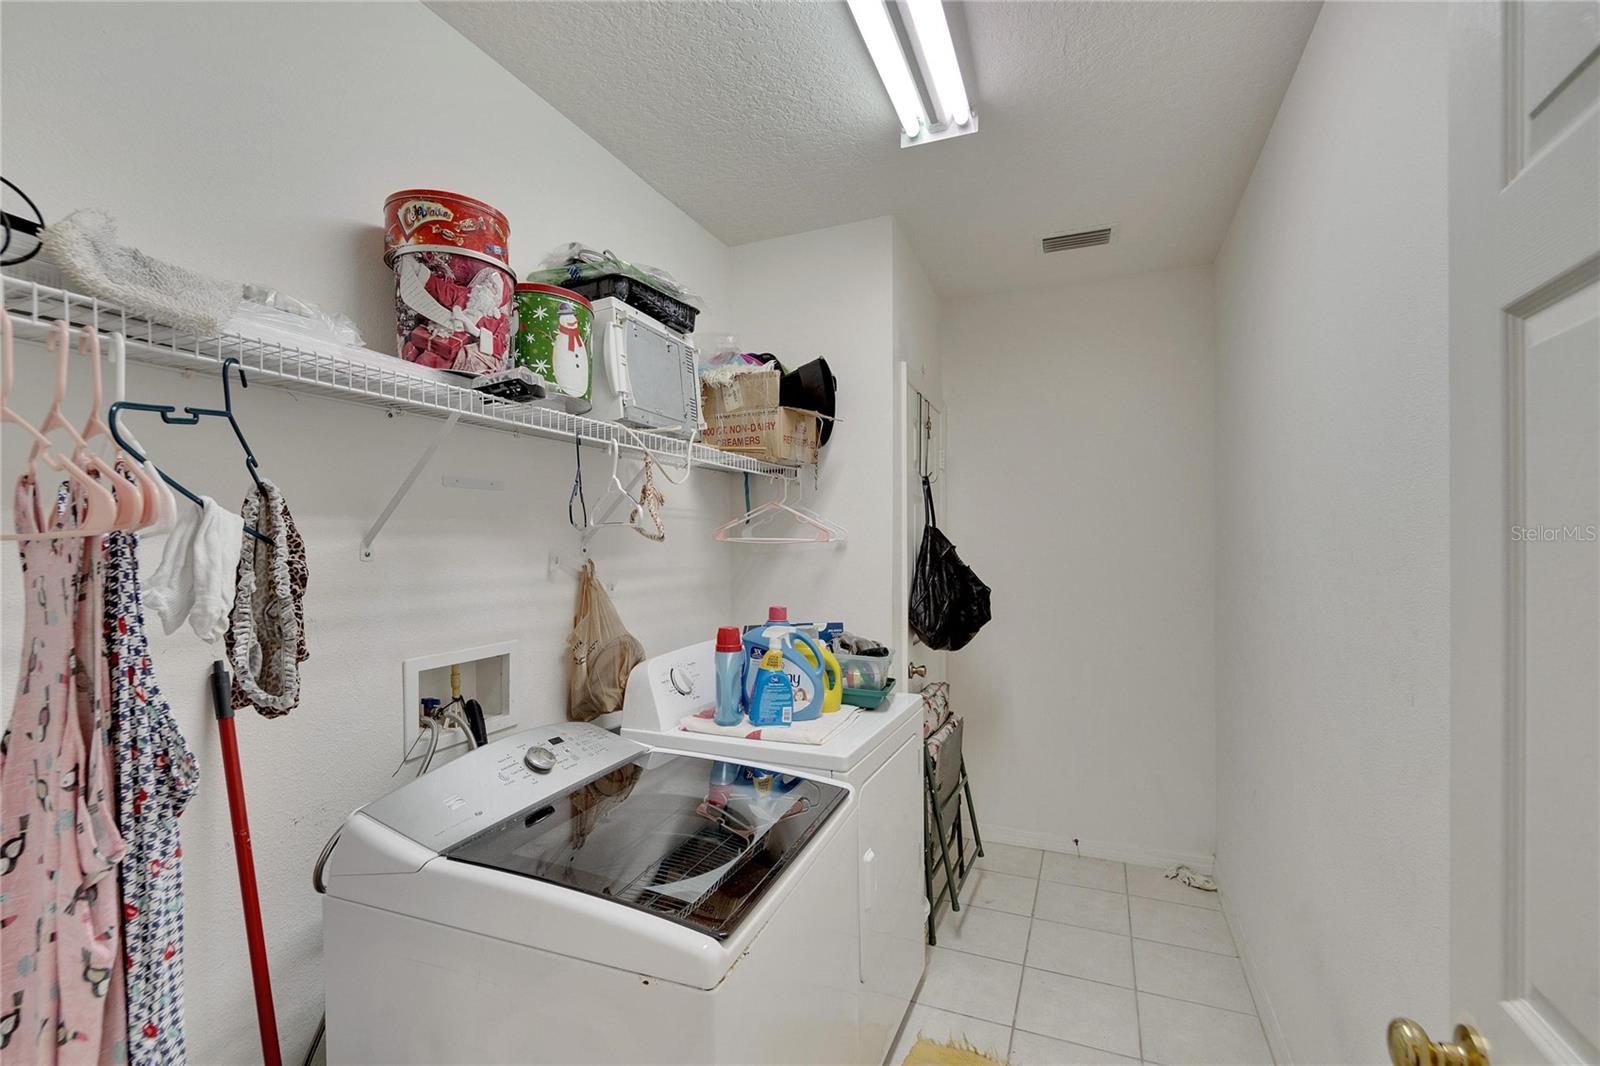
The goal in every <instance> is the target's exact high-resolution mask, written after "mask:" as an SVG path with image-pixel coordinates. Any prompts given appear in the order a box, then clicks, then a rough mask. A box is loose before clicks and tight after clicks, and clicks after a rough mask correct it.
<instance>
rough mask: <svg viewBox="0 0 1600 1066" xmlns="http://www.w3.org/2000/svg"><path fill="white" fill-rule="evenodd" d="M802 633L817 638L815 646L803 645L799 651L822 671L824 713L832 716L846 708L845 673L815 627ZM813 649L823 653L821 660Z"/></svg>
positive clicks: (808, 628)
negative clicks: (840, 709)
mask: <svg viewBox="0 0 1600 1066" xmlns="http://www.w3.org/2000/svg"><path fill="white" fill-rule="evenodd" d="M801 632H802V633H805V634H806V635H807V636H811V637H815V638H817V639H816V643H815V644H801V645H800V649H799V650H800V654H801V655H804V656H805V657H806V658H807V659H809V660H810V661H811V665H812V666H815V667H817V668H819V669H820V670H821V672H822V682H821V683H822V713H823V714H832V713H833V712H834V711H837V710H838V709H839V708H840V707H842V706H844V671H843V670H841V669H840V668H839V660H838V659H837V658H835V657H834V654H833V650H832V649H831V648H829V647H828V642H827V641H826V640H823V639H821V635H820V634H818V633H817V632H816V629H815V627H813V626H807V627H805V628H804V629H802V630H801ZM812 648H815V649H816V652H820V653H821V655H822V658H821V659H818V658H817V657H816V653H815V652H813V651H812Z"/></svg>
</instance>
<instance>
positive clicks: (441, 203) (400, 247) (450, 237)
mask: <svg viewBox="0 0 1600 1066" xmlns="http://www.w3.org/2000/svg"><path fill="white" fill-rule="evenodd" d="M510 243H511V223H509V222H508V221H506V216H505V215H503V214H501V213H500V212H499V211H497V210H495V209H494V208H492V207H490V206H489V205H488V204H486V203H484V202H483V201H482V200H474V199H473V198H472V197H470V196H462V195H461V194H459V193H453V192H445V191H444V190H442V189H402V190H401V191H400V192H397V193H391V194H390V195H389V198H388V199H387V200H385V201H384V202H383V261H384V262H385V263H388V264H389V265H391V266H393V265H394V261H395V257H396V256H399V255H403V254H405V253H407V252H424V251H425V252H451V253H453V254H455V255H465V256H470V257H472V258H475V259H487V260H489V261H491V262H495V263H499V264H500V265H501V266H503V267H506V268H507V269H510V266H511V253H510V251H509V250H508V248H509V245H510Z"/></svg>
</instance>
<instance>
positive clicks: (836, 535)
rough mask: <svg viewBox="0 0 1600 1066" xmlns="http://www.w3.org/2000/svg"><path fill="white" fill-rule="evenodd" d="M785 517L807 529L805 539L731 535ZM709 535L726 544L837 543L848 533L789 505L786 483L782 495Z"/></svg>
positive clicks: (726, 523) (811, 512)
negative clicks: (745, 528) (775, 518)
mask: <svg viewBox="0 0 1600 1066" xmlns="http://www.w3.org/2000/svg"><path fill="white" fill-rule="evenodd" d="M783 515H787V516H788V517H790V518H793V519H794V520H795V521H797V522H799V523H800V524H801V525H802V526H808V527H810V529H811V533H810V534H809V535H805V536H788V537H763V536H755V535H752V534H750V533H748V532H746V533H744V534H743V535H733V534H735V533H736V531H738V530H739V529H740V528H741V527H747V526H750V525H755V524H760V523H765V522H767V521H770V520H771V519H772V518H773V517H776V516H783ZM711 535H712V536H713V537H715V538H716V539H717V540H720V541H726V542H727V543H729V544H839V543H842V542H843V541H844V540H845V539H846V538H847V537H848V536H849V534H848V531H847V530H846V529H845V528H844V527H843V526H841V525H840V524H839V523H837V522H834V521H831V520H829V519H826V518H823V517H822V516H821V515H819V514H818V513H817V512H815V511H813V510H811V509H810V508H809V507H800V506H797V505H794V504H791V503H789V483H788V482H787V481H785V482H784V483H783V495H782V496H780V497H778V498H777V499H776V500H768V501H767V502H766V503H763V504H760V505H759V506H757V507H752V508H751V509H750V510H748V511H746V512H745V513H744V514H742V515H740V516H739V517H738V518H735V519H734V520H733V521H731V522H725V523H723V524H722V525H720V526H718V527H717V528H716V529H715V530H713V531H712V533H711Z"/></svg>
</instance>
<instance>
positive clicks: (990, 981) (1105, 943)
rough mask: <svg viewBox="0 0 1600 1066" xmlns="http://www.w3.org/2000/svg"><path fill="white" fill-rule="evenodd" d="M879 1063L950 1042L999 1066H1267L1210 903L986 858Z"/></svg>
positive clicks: (1127, 874)
mask: <svg viewBox="0 0 1600 1066" xmlns="http://www.w3.org/2000/svg"><path fill="white" fill-rule="evenodd" d="M984 851H985V854H984V857H983V858H982V859H981V860H979V862H978V867H979V868H978V870H977V871H976V872H975V873H974V874H973V875H972V877H971V879H970V880H969V881H968V882H967V887H966V888H965V890H963V891H962V893H961V895H962V903H961V910H960V912H959V913H954V912H951V911H950V910H949V908H948V905H946V906H945V907H942V908H941V911H942V912H943V915H942V917H941V919H940V921H939V944H938V946H937V947H934V948H930V949H929V952H928V969H927V973H926V974H925V975H924V977H923V980H922V987H921V989H919V990H918V992H917V998H916V1003H915V1004H914V1005H913V1006H912V1008H911V1013H910V1014H909V1015H908V1016H907V1018H906V1023H905V1027H904V1028H903V1029H902V1030H901V1033H900V1039H899V1041H898V1042H897V1043H896V1045H895V1049H894V1051H893V1052H891V1053H890V1055H889V1064H890V1066H899V1063H900V1062H901V1061H902V1060H903V1059H904V1058H905V1057H906V1053H907V1052H909V1051H910V1050H911V1045H912V1044H914V1043H916V1041H917V1037H918V1036H919V1035H922V1036H927V1037H930V1038H932V1039H935V1040H949V1039H951V1038H953V1037H961V1038H963V1039H965V1040H967V1041H968V1042H969V1043H971V1044H972V1045H973V1046H975V1047H977V1048H978V1049H979V1050H981V1051H986V1052H988V1053H989V1054H991V1055H993V1056H995V1057H996V1058H998V1059H1000V1060H1002V1061H1009V1062H1010V1063H1011V1064H1012V1066H1056V1064H1086V1063H1138V1062H1147V1063H1158V1064H1160V1066H1219V1064H1240V1066H1271V1064H1272V1055H1271V1052H1269V1051H1268V1050H1267V1041H1266V1037H1265V1036H1264V1035H1263V1034H1262V1031H1261V1023H1260V1021H1259V1020H1258V1019H1257V1017H1256V1009H1255V1003H1254V1001H1253V1000H1252V998H1251V994H1250V987H1249V985H1247V984H1246V983H1245V977H1244V968H1243V967H1242V966H1241V965H1240V964H1239V959H1238V952H1237V951H1236V950H1235V948H1234V943H1233V935H1232V934H1231V933H1230V932H1229V931H1228V923H1227V921H1226V919H1224V918H1223V916H1222V904H1221V903H1220V902H1219V901H1218V899H1217V895H1216V893H1213V892H1200V891H1198V890H1196V889H1192V888H1189V887H1188V886H1187V885H1181V884H1179V883H1178V882H1176V881H1169V880H1167V879H1166V878H1165V877H1164V876H1162V871H1160V870H1157V869H1154V868H1151V867H1146V866H1132V865H1126V864H1124V863H1120V862H1108V861H1106V860H1104V859H1085V858H1080V857H1078V856H1075V855H1058V854H1056V853H1054V852H1048V851H1043V852H1042V851H1037V850H1035V849H1033V848H1018V847H1011V846H1009V845H1006V844H992V843H991V844H987V845H986V846H985V848H984Z"/></svg>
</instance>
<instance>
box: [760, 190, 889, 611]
mask: <svg viewBox="0 0 1600 1066" xmlns="http://www.w3.org/2000/svg"><path fill="white" fill-rule="evenodd" d="M893 256H894V250H893V223H892V222H891V220H890V219H888V218H877V219H871V220H869V221H866V222H853V223H850V224H848V225H844V226H834V227H831V228H829V229H824V230H815V231H813V232H810V233H802V234H799V235H796V236H793V237H779V238H775V239H773V240H769V241H757V242H755V243H753V244H745V245H740V246H738V247H736V248H734V249H732V282H731V286H732V290H733V305H734V307H735V309H736V312H737V318H738V321H739V323H740V332H739V344H740V346H741V347H743V348H744V349H745V350H746V351H756V352H772V353H773V354H774V355H776V356H777V357H778V358H779V359H781V360H782V361H783V362H784V363H785V364H786V365H788V366H791V367H792V366H799V365H801V364H803V363H806V362H809V361H810V360H811V359H813V358H816V357H817V356H822V357H825V358H826V359H827V360H828V364H829V366H830V367H832V369H833V371H834V373H835V374H836V375H837V377H838V378H839V403H838V422H837V424H836V425H835V427H834V433H833V437H832V439H831V440H830V441H829V442H828V446H827V447H826V448H825V449H823V451H822V470H821V484H820V486H816V485H814V484H813V481H812V477H811V473H810V471H809V470H808V471H806V472H805V474H804V475H803V476H802V477H801V479H800V482H801V483H800V492H799V494H800V495H801V496H802V497H803V499H804V502H805V503H806V505H807V506H809V507H813V508H815V509H816V510H817V511H819V512H820V513H821V514H823V515H824V516H825V517H827V518H830V519H832V520H834V521H836V522H839V523H841V524H842V525H844V526H845V528H846V529H848V530H849V538H848V540H846V542H845V543H843V544H840V545H837V546H833V547H777V546H774V547H766V548H762V547H754V546H752V547H740V548H730V549H729V550H730V551H736V552H739V553H741V554H740V556H739V559H738V564H737V570H736V572H735V573H736V582H735V587H736V593H735V600H734V605H735V607H736V609H737V610H736V613H737V614H738V616H739V617H740V618H741V619H744V618H755V619H761V618H765V617H766V608H767V605H769V604H774V603H781V604H785V605H787V606H788V607H789V616H790V617H791V618H796V619H817V620H821V619H823V618H824V617H826V618H828V619H839V620H842V621H844V622H845V623H846V624H847V625H848V626H849V627H850V629H851V630H852V631H854V632H857V633H862V634H865V635H867V636H872V637H876V638H877V639H880V640H884V641H888V640H890V639H891V635H892V634H893V633H895V632H896V631H897V629H896V626H897V623H896V621H895V620H896V618H897V617H898V615H897V614H896V604H895V602H894V597H893V594H892V573H893V567H894V562H895V556H894V550H895V538H894V523H893V521H892V514H893V512H892V509H891V506H892V504H891V497H890V495H889V494H890V493H891V491H892V489H893V476H894V467H893V454H894V453H893V446H894V440H895V437H894V432H895V426H894V417H893V410H894V407H893V403H894V380H895V379H894V367H893V362H892V358H891V354H892V352H893V351H894V311H893V304H894V279H893ZM757 491H758V492H764V491H766V490H764V489H762V488H761V487H759V486H758V487H757ZM792 491H793V490H792ZM759 498H764V497H759Z"/></svg>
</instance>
